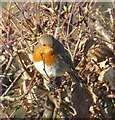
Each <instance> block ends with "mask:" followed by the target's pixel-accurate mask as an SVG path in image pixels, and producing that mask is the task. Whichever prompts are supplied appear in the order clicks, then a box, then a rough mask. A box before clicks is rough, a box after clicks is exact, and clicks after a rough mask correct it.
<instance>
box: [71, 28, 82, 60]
mask: <svg viewBox="0 0 115 120" xmlns="http://www.w3.org/2000/svg"><path fill="white" fill-rule="evenodd" d="M81 38H82V30H81V31H80V33H79V36H78V40H77V43H76V45H75V49H74V52H73V56H72V61H73V62H74V59H75V56H76V52H77V50H78V47H79V43H80V40H81Z"/></svg>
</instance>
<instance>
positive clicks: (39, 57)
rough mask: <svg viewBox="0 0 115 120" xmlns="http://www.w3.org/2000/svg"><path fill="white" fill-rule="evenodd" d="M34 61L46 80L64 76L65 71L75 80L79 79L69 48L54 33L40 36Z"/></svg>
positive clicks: (34, 53)
mask: <svg viewBox="0 0 115 120" xmlns="http://www.w3.org/2000/svg"><path fill="white" fill-rule="evenodd" d="M33 63H34V66H35V68H36V69H37V70H38V71H39V72H40V73H41V74H42V75H43V77H44V78H45V79H46V81H47V80H50V79H51V78H54V77H59V76H62V75H63V74H64V73H65V72H68V74H69V75H70V76H71V77H72V78H73V80H74V82H75V81H76V79H77V77H76V75H75V74H74V69H75V67H74V64H73V62H72V60H71V57H70V54H69V52H68V50H67V49H65V47H64V45H63V44H62V43H61V42H60V41H59V40H57V39H56V38H54V36H53V35H50V34H43V35H41V36H40V37H39V39H38V40H37V45H36V46H35V49H34V52H33Z"/></svg>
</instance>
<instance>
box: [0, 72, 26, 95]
mask: <svg viewBox="0 0 115 120" xmlns="http://www.w3.org/2000/svg"><path fill="white" fill-rule="evenodd" d="M23 72H24V70H23V71H22V72H21V73H20V74H19V75H18V76H17V77H16V78H15V79H14V80H13V82H12V83H11V84H10V86H9V87H8V89H7V90H6V91H5V92H4V93H3V94H2V96H1V97H3V96H5V95H6V94H7V93H8V91H9V90H10V89H11V88H12V87H13V85H14V84H15V82H16V81H17V80H18V79H19V78H20V77H21V75H22V73H23Z"/></svg>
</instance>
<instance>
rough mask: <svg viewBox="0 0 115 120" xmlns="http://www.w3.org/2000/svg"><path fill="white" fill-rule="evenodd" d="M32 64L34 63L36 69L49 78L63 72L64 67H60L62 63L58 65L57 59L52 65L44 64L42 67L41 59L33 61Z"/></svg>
mask: <svg viewBox="0 0 115 120" xmlns="http://www.w3.org/2000/svg"><path fill="white" fill-rule="evenodd" d="M34 65H35V67H36V69H37V70H38V71H39V72H40V73H41V74H42V75H43V76H44V77H46V78H47V77H48V76H49V77H50V78H52V77H56V76H61V75H63V74H64V72H65V69H64V68H62V67H61V66H62V65H61V66H59V63H58V61H56V63H55V64H54V65H52V66H47V65H45V68H44V63H43V61H41V62H34ZM47 75H48V76H47Z"/></svg>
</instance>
